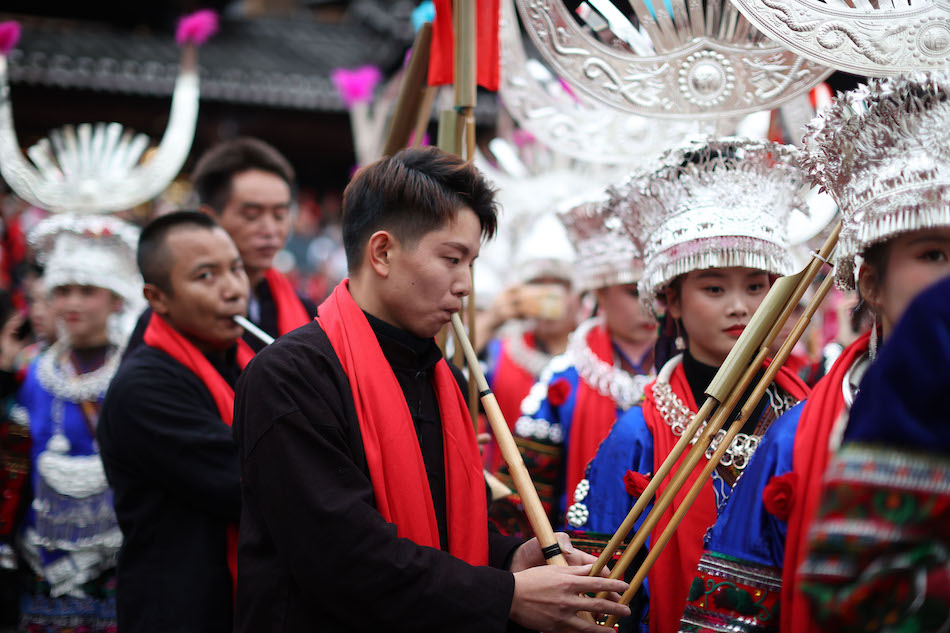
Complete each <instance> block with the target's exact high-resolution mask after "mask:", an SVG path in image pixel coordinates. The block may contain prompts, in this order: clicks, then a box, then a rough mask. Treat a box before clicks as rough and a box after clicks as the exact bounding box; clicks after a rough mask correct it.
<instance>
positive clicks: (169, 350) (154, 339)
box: [143, 313, 254, 590]
mask: <svg viewBox="0 0 950 633" xmlns="http://www.w3.org/2000/svg"><path fill="white" fill-rule="evenodd" d="M143 338H144V341H145V344H146V345H148V346H149V347H154V348H156V349H160V350H162V351H163V352H165V353H166V354H168V355H169V356H171V357H172V358H174V359H175V360H177V361H178V362H179V363H181V364H182V365H184V366H185V368H186V369H188V370H189V371H190V372H191V373H193V374H194V375H195V376H197V377H198V378H199V379H200V380H201V382H202V383H204V386H205V387H206V388H207V389H208V392H209V393H211V398H212V399H213V400H214V403H215V405H217V407H218V413H219V414H220V415H221V419H222V420H223V421H224V423H225V424H227V425H228V426H231V422H232V420H233V419H234V389H232V388H231V385H229V384H228V383H227V381H226V380H225V379H224V378H222V377H221V374H219V373H218V370H217V369H215V368H214V366H213V365H212V364H211V361H209V360H208V359H207V358H205V356H204V354H202V353H201V352H199V351H198V348H197V347H195V346H194V345H192V344H191V343H190V342H189V341H188V339H186V338H185V337H184V336H182V335H181V334H180V333H179V332H178V330H176V329H175V328H173V327H172V326H170V325H169V324H168V322H167V321H166V320H165V319H163V318H162V317H160V316H159V315H158V314H155V313H152V318H151V319H149V322H148V327H147V328H146V329H145V336H144V337H143ZM252 358H254V350H252V349H251V348H250V347H249V346H248V344H247V343H245V342H244V341H243V340H241V339H238V340H237V363H238V365H239V366H240V367H241V369H244V367H246V366H247V364H248V363H249V362H251V359H252ZM237 545H238V530H237V526H236V525H229V526H228V530H227V557H228V569H229V570H230V571H231V582H232V585H233V588H234V589H235V590H236V589H237Z"/></svg>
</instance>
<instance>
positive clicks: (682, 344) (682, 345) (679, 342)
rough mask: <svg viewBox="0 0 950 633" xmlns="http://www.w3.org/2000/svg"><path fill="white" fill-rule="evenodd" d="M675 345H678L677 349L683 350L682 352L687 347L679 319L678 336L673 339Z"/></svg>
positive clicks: (677, 324)
mask: <svg viewBox="0 0 950 633" xmlns="http://www.w3.org/2000/svg"><path fill="white" fill-rule="evenodd" d="M673 345H674V346H675V347H676V349H678V350H679V351H681V352H682V351H683V350H684V349H686V341H685V339H683V335H682V334H680V322H679V321H677V322H676V338H675V339H673Z"/></svg>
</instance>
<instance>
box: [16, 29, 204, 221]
mask: <svg viewBox="0 0 950 633" xmlns="http://www.w3.org/2000/svg"><path fill="white" fill-rule="evenodd" d="M216 28H217V17H216V16H215V15H214V14H213V13H212V12H208V11H199V12H198V13H196V14H194V15H192V16H189V17H186V18H184V19H183V20H182V22H181V23H180V24H179V29H178V39H179V42H180V43H181V44H183V49H182V64H181V72H180V73H179V75H178V79H177V80H176V82H175V90H174V93H173V96H172V105H171V113H170V114H169V117H168V126H167V127H166V129H165V134H164V135H163V136H162V140H161V142H160V143H159V144H158V146H157V147H156V148H155V149H154V151H153V152H150V153H148V154H145V152H146V150H147V149H148V148H149V138H148V136H146V135H144V134H135V133H133V132H132V131H131V130H127V129H124V128H123V127H122V125H120V124H118V123H97V124H95V125H92V124H89V123H84V124H81V125H78V126H72V125H66V126H64V127H62V128H60V129H57V130H53V131H52V132H51V133H50V136H49V138H48V139H47V138H44V139H42V140H40V141H39V142H38V143H36V144H35V145H33V146H32V147H30V148H29V150H27V154H28V156H29V159H27V158H26V157H25V156H23V154H22V153H21V151H20V144H19V140H18V139H17V135H16V129H15V127H14V123H13V106H12V104H11V102H10V89H9V85H8V78H7V59H6V54H5V52H2V53H0V173H2V175H3V179H4V180H5V181H6V182H7V184H8V185H10V188H11V189H13V191H14V192H15V193H16V194H17V195H18V196H20V197H21V198H23V199H24V200H26V201H27V202H29V203H30V204H32V205H34V206H37V207H40V208H42V209H46V210H48V211H52V212H57V213H60V212H68V213H84V214H86V213H109V212H114V211H122V210H125V209H130V208H132V207H135V206H137V205H139V204H141V203H143V202H146V201H148V200H151V199H153V198H155V197H156V196H158V195H159V194H161V193H162V192H163V191H164V190H165V188H166V187H167V186H168V184H169V183H170V182H171V181H172V180H173V179H174V178H175V176H177V175H178V172H179V171H180V170H181V167H182V165H183V164H184V162H185V159H186V158H187V157H188V152H189V150H190V149H191V143H192V141H193V140H194V135H195V123H196V122H197V119H198V93H199V90H198V56H197V46H198V45H199V44H201V43H203V42H204V41H205V40H206V39H207V38H208V37H209V36H210V35H211V33H213V32H214V29H216ZM17 33H18V31H17ZM10 48H12V46H10ZM143 155H145V160H142V157H143Z"/></svg>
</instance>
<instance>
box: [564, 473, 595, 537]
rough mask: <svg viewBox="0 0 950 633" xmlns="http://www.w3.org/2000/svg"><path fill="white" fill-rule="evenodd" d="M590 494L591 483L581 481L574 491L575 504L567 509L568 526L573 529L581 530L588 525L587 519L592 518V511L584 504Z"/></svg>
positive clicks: (584, 480)
mask: <svg viewBox="0 0 950 633" xmlns="http://www.w3.org/2000/svg"><path fill="white" fill-rule="evenodd" d="M589 492H590V481H588V480H587V479H581V480H580V482H578V484H577V488H575V489H574V503H573V504H572V505H571V507H569V508H568V509H567V524H568V525H570V526H571V527H575V528H579V527H583V526H585V525H587V519H588V518H590V511H589V510H588V509H587V506H586V505H585V504H584V503H581V502H582V501H584V499H586V498H587V494H588V493H589Z"/></svg>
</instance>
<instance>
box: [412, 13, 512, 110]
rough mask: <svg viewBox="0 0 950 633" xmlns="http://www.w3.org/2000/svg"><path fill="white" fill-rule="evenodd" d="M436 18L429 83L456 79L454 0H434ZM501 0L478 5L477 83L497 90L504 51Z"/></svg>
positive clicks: (430, 57) (438, 84) (442, 82)
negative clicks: (500, 37)
mask: <svg viewBox="0 0 950 633" xmlns="http://www.w3.org/2000/svg"><path fill="white" fill-rule="evenodd" d="M433 4H434V5H435V20H433V22H432V49H431V51H430V53H429V85H430V86H443V85H446V84H451V83H453V82H454V78H455V65H454V62H453V59H454V52H455V36H454V29H453V24H452V0H434V2H433ZM500 8H501V4H500V0H478V6H477V7H476V9H475V30H476V47H477V53H476V55H477V58H478V73H477V82H478V85H479V86H481V87H483V88H485V89H486V90H491V91H493V92H495V91H497V90H498V83H499V80H500V77H501V70H500V66H501V52H500V49H499V46H498V20H499V15H500Z"/></svg>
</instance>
